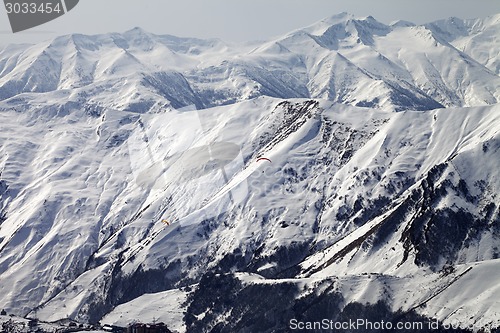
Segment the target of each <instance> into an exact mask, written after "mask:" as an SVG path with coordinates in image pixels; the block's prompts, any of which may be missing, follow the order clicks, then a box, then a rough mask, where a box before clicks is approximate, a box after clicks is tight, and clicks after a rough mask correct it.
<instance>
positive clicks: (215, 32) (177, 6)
mask: <svg viewBox="0 0 500 333" xmlns="http://www.w3.org/2000/svg"><path fill="white" fill-rule="evenodd" d="M27 1H28V0H27ZM30 1H40V0H30ZM340 12H349V13H352V14H354V15H356V16H368V15H372V16H374V17H375V18H376V19H377V20H379V21H381V22H383V23H390V22H392V21H394V20H397V19H403V20H407V21H412V22H414V23H417V24H419V23H426V22H430V21H434V20H437V19H441V18H448V17H450V16H457V17H460V18H475V17H486V16H489V15H492V14H496V13H500V0H419V1H410V0H348V1H337V0H245V1H243V0H183V1H174V0H142V1H139V0H80V3H79V4H78V6H77V7H75V8H74V9H73V10H72V11H70V12H69V13H67V14H66V15H64V16H62V17H60V18H58V19H56V20H54V21H51V22H48V23H46V24H44V25H41V26H38V27H36V28H33V29H31V30H28V31H26V32H21V33H17V34H12V32H11V30H10V25H9V22H8V19H7V14H6V11H5V8H3V6H2V8H0V45H5V44H7V43H21V42H34V41H41V40H45V39H50V38H53V37H55V36H57V35H64V34H69V33H84V34H97V33H106V32H123V31H126V30H129V29H131V28H134V27H142V28H144V29H145V30H147V31H150V32H153V33H157V34H171V35H176V36H183V37H184V36H185V37H188V36H189V37H199V38H207V37H217V38H221V39H223V40H227V41H244V40H257V39H267V38H270V37H273V36H277V35H280V34H284V33H286V32H289V31H291V30H294V29H297V28H301V27H304V26H307V25H310V24H312V23H314V22H316V21H319V20H321V19H323V18H325V17H327V16H331V15H334V14H338V13H340Z"/></svg>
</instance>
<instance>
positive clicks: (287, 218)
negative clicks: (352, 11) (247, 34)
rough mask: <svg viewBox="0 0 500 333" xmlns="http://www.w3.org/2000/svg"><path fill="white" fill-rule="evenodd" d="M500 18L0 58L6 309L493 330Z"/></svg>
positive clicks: (106, 39) (35, 49) (337, 21)
mask: <svg viewBox="0 0 500 333" xmlns="http://www.w3.org/2000/svg"><path fill="white" fill-rule="evenodd" d="M496 17H497V16H493V17H492V18H489V19H483V20H476V21H470V22H475V23H474V24H473V23H470V24H469V23H467V24H469V25H470V26H473V27H476V28H474V29H475V30H470V31H473V34H471V35H467V36H465V37H464V36H462V35H461V34H462V33H463V31H469V30H460V31H462V32H461V34H459V33H454V34H453V33H450V32H449V31H454V30H453V29H455V25H456V24H457V21H456V20H455V21H453V22H452V21H451V20H450V21H440V22H438V23H436V24H435V25H436V26H437V27H438V28H439V29H437V28H436V27H433V26H413V25H409V24H397V25H396V26H389V25H384V24H382V23H379V22H377V21H376V20H375V19H374V18H372V17H367V18H354V17H352V16H351V15H349V14H341V15H339V16H334V17H331V18H329V19H326V21H322V22H319V23H316V24H314V25H312V26H310V27H307V28H304V29H300V30H296V31H293V32H291V33H289V34H286V35H284V36H282V37H277V38H275V39H273V40H270V41H266V42H252V43H247V44H243V45H234V44H226V43H224V42H222V41H219V40H209V41H205V40H198V39H189V38H177V37H172V36H157V35H154V34H150V33H147V32H145V31H143V30H142V29H133V30H131V31H129V32H126V33H123V34H116V33H111V34H104V35H99V36H83V35H71V36H63V37H59V38H56V39H54V40H52V41H50V42H47V43H42V44H38V45H35V46H30V47H24V46H22V47H15V48H6V49H3V50H1V51H0V124H1V128H2V130H1V131H0V304H1V305H2V307H5V308H6V309H7V310H8V311H9V313H16V314H18V315H22V316H26V317H33V316H37V317H38V318H41V319H43V320H47V321H57V320H60V319H63V318H71V319H75V320H79V321H82V322H92V323H95V322H98V321H102V322H106V323H109V324H117V325H122V326H125V325H127V324H128V323H130V322H131V321H132V320H144V321H147V320H154V318H153V317H154V316H155V315H156V314H159V315H160V317H161V320H164V321H165V322H166V323H167V326H168V327H175V329H177V330H178V331H179V332H209V331H215V330H220V331H223V332H234V331H259V332H284V331H287V330H289V329H290V327H289V323H290V320H292V319H294V318H295V319H300V318H302V319H309V320H320V319H321V316H323V318H329V319H331V320H334V321H343V320H347V319H349V318H360V316H365V317H366V318H373V320H375V318H385V319H388V321H393V322H395V321H397V320H402V319H401V318H403V319H405V320H407V321H411V320H415V321H420V322H431V321H437V323H439V325H441V326H440V328H441V329H442V331H446V330H445V329H444V326H443V325H451V324H452V325H457V326H458V327H460V328H461V330H462V331H463V332H471V331H474V332H477V331H479V330H481V329H483V330H488V329H490V330H491V331H493V330H494V329H495V328H498V327H499V325H500V322H499V319H498V318H500V317H499V316H498V313H499V311H500V309H499V308H498V304H497V303H495V301H496V299H498V297H499V296H500V294H499V291H500V288H499V287H498V281H496V280H495V278H494V277H495V276H498V273H499V271H498V270H499V269H498V267H499V266H498V260H499V259H498V258H499V255H500V252H499V248H500V246H499V245H500V239H499V237H500V236H499V235H500V230H499V228H500V207H499V206H498V196H499V188H500V178H499V174H498V161H499V160H500V155H499V154H500V137H499V126H500V125H499V124H500V119H499V115H500V113H499V112H498V111H499V104H498V98H499V91H500V89H498V88H499V87H500V81H499V80H500V78H499V76H498V73H497V74H495V72H494V71H493V70H492V68H494V67H495V64H496V62H497V60H496V59H493V60H492V59H487V58H488V57H486V55H490V54H493V53H494V52H495V50H496V48H497V47H498V45H499V44H498V42H497V41H498V39H493V42H492V40H491V36H492V35H493V34H492V32H493V31H498V30H499V29H500V25H499V24H498V20H496ZM467 22H469V21H467ZM478 22H485V23H484V24H480V23H478ZM447 24H449V25H450V27H449V29H448V30H449V31H448V30H446V29H443V27H445V26H446V25H447ZM458 24H459V26H460V23H458ZM464 24H465V23H464ZM308 29H309V31H308ZM446 31H448V32H446ZM472 45H474V46H477V48H475V51H474V52H475V53H474V52H471V49H470V47H471V46H472ZM460 46H466V47H465V48H464V49H463V50H462V51H461V48H460ZM262 158H264V159H262ZM479 281H481V283H479ZM214 299H217V300H218V301H217V302H215V301H214ZM145 300H146V303H148V304H147V305H144V302H145ZM148 300H150V302H148ZM272 302H274V304H275V306H271V305H270V303H272ZM165 303H169V304H168V307H167V308H168V311H166V312H165V313H159V312H158V311H159V310H158V307H161V306H162V304H165ZM138 304H142V306H144V311H139V310H138V309H139V308H141V309H142V308H143V307H141V306H138ZM167 312H168V313H167ZM264 312H266V313H267V312H268V313H270V314H271V315H270V317H269V316H266V315H265V313H264ZM150 314H151V315H153V317H151V316H150ZM257 317H258V318H267V319H263V320H260V321H255V320H254V318H257ZM271 317H272V318H276V320H274V321H273V319H272V318H271ZM269 318H271V319H269ZM156 319H158V318H156Z"/></svg>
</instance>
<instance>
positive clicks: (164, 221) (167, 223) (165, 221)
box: [161, 220, 170, 225]
mask: <svg viewBox="0 0 500 333" xmlns="http://www.w3.org/2000/svg"><path fill="white" fill-rule="evenodd" d="M161 221H162V222H163V223H165V224H166V225H170V222H168V221H167V220H161Z"/></svg>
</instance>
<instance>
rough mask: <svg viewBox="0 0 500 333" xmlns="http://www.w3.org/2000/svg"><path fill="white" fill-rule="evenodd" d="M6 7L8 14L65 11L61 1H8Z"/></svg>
mask: <svg viewBox="0 0 500 333" xmlns="http://www.w3.org/2000/svg"><path fill="white" fill-rule="evenodd" d="M5 9H6V10H7V14H12V13H13V14H43V13H45V14H52V13H58V14H59V13H61V12H62V11H63V9H62V8H61V3H60V2H57V3H55V4H54V3H50V2H23V3H18V2H15V3H10V2H7V3H6V4H5Z"/></svg>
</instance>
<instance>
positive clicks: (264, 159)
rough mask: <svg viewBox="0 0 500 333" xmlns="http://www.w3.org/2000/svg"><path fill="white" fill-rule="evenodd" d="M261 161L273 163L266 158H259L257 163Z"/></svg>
mask: <svg viewBox="0 0 500 333" xmlns="http://www.w3.org/2000/svg"><path fill="white" fill-rule="evenodd" d="M260 161H268V162H270V163H272V162H271V160H270V159H268V158H266V157H259V158H257V162H260Z"/></svg>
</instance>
